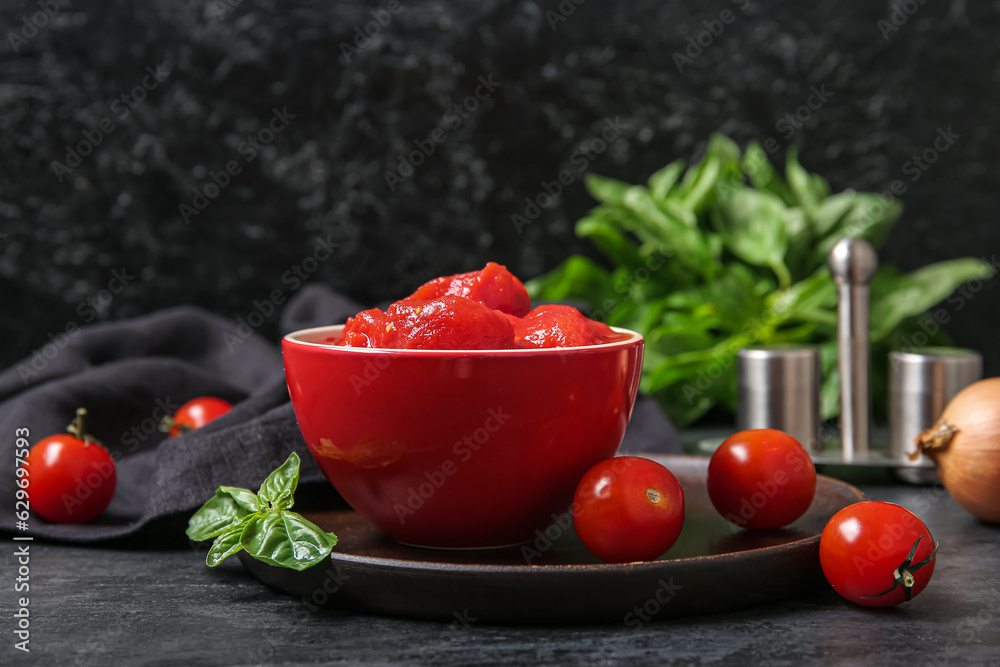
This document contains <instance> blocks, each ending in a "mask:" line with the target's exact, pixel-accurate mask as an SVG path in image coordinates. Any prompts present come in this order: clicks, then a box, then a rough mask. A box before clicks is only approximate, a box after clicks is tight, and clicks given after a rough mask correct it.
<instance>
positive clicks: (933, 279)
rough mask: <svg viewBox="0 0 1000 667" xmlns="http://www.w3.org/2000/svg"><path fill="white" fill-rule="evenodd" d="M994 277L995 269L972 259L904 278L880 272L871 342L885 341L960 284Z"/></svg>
mask: <svg viewBox="0 0 1000 667" xmlns="http://www.w3.org/2000/svg"><path fill="white" fill-rule="evenodd" d="M991 275H993V269H992V267H990V266H989V265H988V264H986V263H985V262H983V261H981V260H978V259H971V258H967V259H953V260H950V261H947V262H938V263H937V264H931V265H930V266H925V267H924V268H922V269H917V270H916V271H914V272H913V273H909V274H907V275H905V276H900V275H894V274H893V273H891V272H889V271H880V272H879V273H877V274H876V275H875V279H874V280H873V281H872V286H871V293H872V301H871V323H872V330H871V339H872V341H879V340H882V339H883V338H885V337H886V336H887V335H889V333H890V332H891V331H892V330H893V329H895V328H896V327H897V326H898V325H899V324H900V323H901V322H902V321H903V320H904V319H906V318H908V317H912V316H914V315H919V314H920V313H922V312H924V311H925V310H927V309H928V308H930V307H932V306H934V305H936V304H937V303H939V302H941V301H943V300H944V299H945V298H946V297H947V296H948V295H949V294H951V293H952V292H954V291H955V288H957V287H958V286H960V285H961V284H963V283H966V282H969V281H970V280H976V279H985V278H988V277H990V276H991Z"/></svg>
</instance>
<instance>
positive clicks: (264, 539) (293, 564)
mask: <svg viewBox="0 0 1000 667" xmlns="http://www.w3.org/2000/svg"><path fill="white" fill-rule="evenodd" d="M240 543H241V544H242V545H243V548H244V549H246V551H247V553H248V554H250V555H251V556H253V557H254V558H256V559H257V560H260V561H263V562H265V563H268V564H270V565H277V566H279V567H287V568H291V569H293V570H304V569H306V568H308V567H311V566H313V565H316V564H317V563H319V562H322V561H323V560H325V559H326V558H327V557H329V555H330V552H331V551H332V550H333V547H334V546H336V544H337V536H336V535H333V534H332V533H327V532H325V531H323V529H322V528H320V527H319V526H317V525H316V524H314V523H312V522H311V521H307V520H306V519H304V518H303V517H302V516H300V515H298V514H296V513H295V512H288V511H285V510H282V511H279V512H273V513H271V514H268V515H267V516H264V517H259V516H254V517H252V518H251V519H250V521H249V522H248V524H247V527H246V530H244V531H243V534H242V537H241V538H240Z"/></svg>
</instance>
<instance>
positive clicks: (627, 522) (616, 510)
mask: <svg viewBox="0 0 1000 667" xmlns="http://www.w3.org/2000/svg"><path fill="white" fill-rule="evenodd" d="M573 526H574V528H576V534H577V536H579V538H580V541H581V542H583V545H584V546H585V547H587V549H588V550H589V551H590V553H592V554H594V555H595V556H597V557H598V558H600V559H601V560H603V561H605V562H608V563H628V562H633V561H648V560H656V559H657V558H659V557H660V556H662V555H663V554H664V553H666V552H667V551H668V550H669V549H670V547H672V546H673V545H674V542H676V541H677V537H678V536H679V535H680V533H681V528H683V526H684V492H683V490H682V489H681V485H680V484H679V483H678V482H677V478H676V477H674V475H673V473H671V472H670V471H669V470H667V469H666V468H665V467H663V466H662V465H660V464H659V463H657V462H656V461H653V460H650V459H645V458H641V457H637V456H619V457H615V458H612V459H608V460H607V461H602V462H601V463H598V464H597V465H595V466H594V467H593V468H591V469H590V470H588V471H587V473H586V474H585V475H584V476H583V479H581V480H580V483H579V485H578V486H577V488H576V494H575V496H574V498H573Z"/></svg>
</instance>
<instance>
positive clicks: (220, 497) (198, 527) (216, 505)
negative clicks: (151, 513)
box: [186, 489, 251, 542]
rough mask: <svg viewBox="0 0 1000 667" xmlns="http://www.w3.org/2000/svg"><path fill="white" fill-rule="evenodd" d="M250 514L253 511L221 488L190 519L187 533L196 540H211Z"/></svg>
mask: <svg viewBox="0 0 1000 667" xmlns="http://www.w3.org/2000/svg"><path fill="white" fill-rule="evenodd" d="M244 490H245V489H244ZM250 514H251V511H250V510H247V509H246V508H245V507H243V506H242V505H240V503H238V502H236V499H235V498H233V496H232V495H230V494H229V493H227V492H225V491H223V490H222V489H219V490H218V491H216V492H215V495H214V496H213V497H212V498H210V499H209V500H208V502H206V503H205V504H204V505H202V506H201V508H200V509H198V511H197V512H195V513H194V514H193V515H192V516H191V518H190V519H188V528H187V531H186V534H187V536H188V537H189V538H191V539H192V540H194V541H195V542H201V541H202V540H209V539H212V538H213V537H217V536H218V535H221V534H222V533H224V532H226V531H227V530H228V529H229V528H230V527H231V526H233V525H235V524H238V523H240V522H241V521H242V520H243V518H244V517H246V516H248V515H250Z"/></svg>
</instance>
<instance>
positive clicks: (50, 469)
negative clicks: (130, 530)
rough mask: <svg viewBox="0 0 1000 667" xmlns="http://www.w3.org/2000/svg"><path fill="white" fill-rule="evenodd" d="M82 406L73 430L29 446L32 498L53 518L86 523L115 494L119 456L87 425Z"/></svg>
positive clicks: (36, 508) (35, 508)
mask: <svg viewBox="0 0 1000 667" xmlns="http://www.w3.org/2000/svg"><path fill="white" fill-rule="evenodd" d="M86 414H87V411H86V410H84V409H83V408H80V409H79V410H77V411H76V419H75V420H74V422H73V423H72V424H70V425H69V433H58V434H56V435H50V436H49V437H47V438H43V439H42V440H39V441H38V442H37V443H35V445H34V446H33V447H32V448H31V451H29V452H28V456H27V457H26V458H25V462H24V465H25V467H26V468H27V470H28V503H29V505H30V506H31V509H32V510H33V511H34V512H36V513H37V514H38V515H39V516H41V517H42V518H44V519H47V520H49V521H52V522H54V523H84V522H85V521H90V520H91V519H93V518H94V517H96V516H97V515H98V514H100V513H101V512H103V511H104V510H105V509H107V507H108V505H109V504H110V503H111V498H112V497H113V496H114V494H115V487H116V486H117V484H118V475H117V472H116V470H115V461H114V459H113V458H112V457H111V454H109V453H108V450H106V449H104V447H102V446H101V445H100V443H99V442H97V441H96V440H95V439H94V438H92V437H91V436H90V435H88V434H87V433H86V432H85V431H84V425H83V418H84V416H85V415H86Z"/></svg>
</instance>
